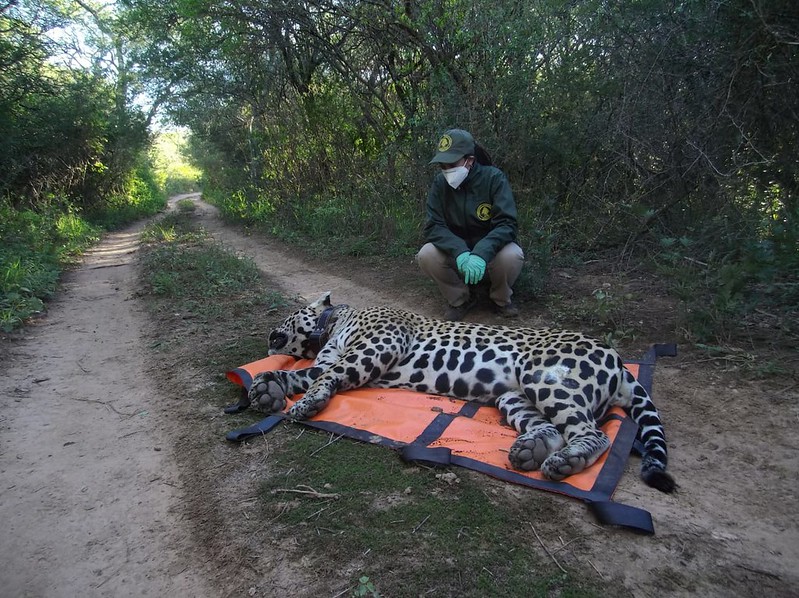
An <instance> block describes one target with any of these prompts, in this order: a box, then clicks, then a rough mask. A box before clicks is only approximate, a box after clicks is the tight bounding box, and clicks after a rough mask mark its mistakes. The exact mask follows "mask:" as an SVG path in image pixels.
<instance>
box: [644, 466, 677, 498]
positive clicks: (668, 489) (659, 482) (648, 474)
mask: <svg viewBox="0 0 799 598" xmlns="http://www.w3.org/2000/svg"><path fill="white" fill-rule="evenodd" d="M641 477H642V478H643V480H644V482H645V483H646V485H647V486H651V487H652V488H654V489H656V490H660V491H661V492H665V493H666V494H671V493H672V492H674V491H675V490H676V489H677V482H675V481H674V478H673V477H671V476H670V475H669V474H667V473H666V472H665V471H664V470H663V469H661V468H651V469H647V470H642V471H641Z"/></svg>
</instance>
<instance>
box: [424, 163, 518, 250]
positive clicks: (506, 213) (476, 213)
mask: <svg viewBox="0 0 799 598" xmlns="http://www.w3.org/2000/svg"><path fill="white" fill-rule="evenodd" d="M516 229H517V224H516V202H515V200H514V199H513V193H512V192H511V190H510V184H509V183H508V179H507V177H506V176H505V174H504V173H503V172H502V171H501V170H499V169H498V168H495V167H494V166H483V165H481V164H478V163H476V162H475V164H474V166H472V168H471V170H470V171H469V176H467V177H466V180H465V181H464V182H463V183H461V186H460V187H458V188H457V189H453V188H452V187H450V186H449V184H448V183H447V180H446V179H445V178H444V175H443V174H442V173H438V174H437V175H436V178H435V179H434V180H433V184H432V185H431V187H430V191H429V192H428V194H427V222H426V223H425V227H424V235H425V239H427V241H428V242H430V243H432V244H433V245H435V246H436V247H438V248H439V249H440V250H442V251H444V252H446V253H448V254H450V255H451V256H452V257H453V258H456V257H458V256H459V255H460V254H461V253H463V252H464V251H471V252H472V253H474V254H476V255H479V256H480V257H481V258H483V259H484V260H485V261H486V263H488V262H490V261H491V260H493V259H494V256H496V254H497V253H498V252H499V250H500V249H502V248H503V247H504V246H505V245H507V244H508V243H510V242H512V241H515V240H516Z"/></svg>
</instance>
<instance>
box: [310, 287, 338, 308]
mask: <svg viewBox="0 0 799 598" xmlns="http://www.w3.org/2000/svg"><path fill="white" fill-rule="evenodd" d="M331 305H333V304H332V303H331V302H330V291H326V292H325V293H324V294H323V295H322V296H321V297H319V299H317V300H316V301H314V302H313V303H311V304H310V305H309V306H308V307H310V308H312V309H318V308H320V307H322V308H324V307H330V306H331Z"/></svg>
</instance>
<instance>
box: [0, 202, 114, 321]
mask: <svg viewBox="0 0 799 598" xmlns="http://www.w3.org/2000/svg"><path fill="white" fill-rule="evenodd" d="M99 237H100V230H99V229H98V228H97V227H95V226H92V225H91V224H89V223H88V222H86V221H85V220H84V219H83V218H81V217H80V216H79V215H77V214H75V213H74V212H72V211H70V210H69V209H58V208H55V207H53V208H51V209H49V210H46V211H43V212H36V211H33V210H19V209H15V208H14V207H12V206H11V205H10V203H7V202H3V201H0V330H3V331H5V332H9V331H11V330H13V329H15V328H18V327H19V326H21V325H22V324H23V323H24V322H25V320H27V319H28V318H30V317H31V316H34V315H36V314H39V313H41V312H42V311H44V309H45V301H46V300H47V299H48V298H50V297H51V296H52V294H53V293H54V292H55V290H56V287H57V284H58V278H59V276H60V275H61V272H62V270H63V269H64V268H65V267H66V266H68V265H69V264H70V263H72V262H73V261H74V260H75V258H76V257H77V256H78V255H80V253H81V252H83V251H84V250H85V249H86V248H88V247H89V246H91V245H92V244H93V243H95V242H96V241H97V240H98V239H99Z"/></svg>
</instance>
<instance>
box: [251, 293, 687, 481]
mask: <svg viewBox="0 0 799 598" xmlns="http://www.w3.org/2000/svg"><path fill="white" fill-rule="evenodd" d="M331 307H332V304H331V302H330V293H326V294H325V295H323V296H322V297H321V298H320V299H319V300H317V301H316V302H314V303H312V304H310V305H309V306H307V307H305V308H303V309H300V310H299V311H297V312H296V313H294V314H293V315H291V316H289V317H288V318H287V319H286V320H285V321H284V322H283V323H282V324H281V325H280V326H278V327H277V328H276V329H275V330H274V331H272V333H271V335H270V337H269V342H270V348H269V354H270V355H274V354H284V355H292V356H295V357H302V358H307V359H315V362H314V364H313V365H312V366H311V367H309V368H306V369H302V370H285V371H283V370H280V371H272V372H263V373H260V374H258V375H256V376H255V378H254V379H253V383H252V385H251V387H250V391H249V394H248V398H247V400H246V402H245V405H249V404H255V405H256V406H258V407H260V408H261V409H263V410H264V411H267V412H274V411H280V410H282V409H284V408H285V406H286V397H291V396H293V395H295V394H299V393H305V396H304V397H303V398H302V399H300V400H299V401H297V402H296V403H295V404H294V405H293V406H292V407H291V408H290V409H289V412H288V414H289V416H290V417H291V418H293V419H296V420H304V419H307V418H309V417H313V416H314V415H316V414H317V413H319V412H320V411H322V410H323V409H324V408H325V406H326V405H327V404H328V402H329V401H330V399H331V398H332V397H333V395H335V393H336V392H338V391H340V390H342V391H344V390H349V389H353V388H359V387H363V386H369V387H375V388H403V389H409V390H413V391H417V392H420V393H431V394H437V395H446V396H452V397H457V398H459V399H463V400H466V401H477V402H479V403H482V404H486V405H495V406H496V407H497V408H498V409H499V410H500V412H501V413H502V415H503V416H504V418H505V419H506V420H507V422H508V424H509V425H510V426H512V427H513V428H514V429H515V430H516V431H517V432H518V433H519V436H518V438H517V439H516V441H515V443H514V444H513V446H512V447H511V450H510V453H509V460H510V462H511V465H512V466H513V467H514V468H515V469H518V470H523V471H532V470H539V469H540V471H541V472H542V473H543V474H544V476H546V477H547V478H549V479H552V480H561V479H563V478H564V477H566V476H568V475H571V474H574V473H578V472H579V471H582V470H583V469H585V468H586V467H588V466H589V465H591V464H592V463H594V462H595V461H596V460H597V459H598V458H599V457H600V456H601V455H602V453H603V452H605V450H607V448H608V447H609V445H610V441H609V439H608V437H607V436H606V435H605V433H604V432H602V430H601V429H599V427H598V426H597V425H596V422H597V420H599V419H600V418H602V417H603V416H604V415H605V413H606V412H607V411H608V409H609V408H610V407H611V406H613V405H618V406H620V407H623V408H625V409H626V410H627V411H628V412H629V413H630V415H631V416H632V418H633V420H635V422H636V423H638V425H639V426H640V438H641V440H642V442H643V446H644V453H643V459H642V464H641V475H642V477H643V479H644V481H645V482H646V483H647V484H649V485H650V486H653V487H655V488H657V489H659V490H661V491H663V492H671V491H673V490H674V488H675V486H676V485H675V483H674V480H673V479H672V478H671V476H670V475H669V474H668V473H666V463H667V453H666V440H665V436H664V434H663V426H662V424H661V421H660V417H659V415H658V412H657V409H656V408H655V406H654V405H653V403H652V401H651V399H650V397H649V395H648V393H647V392H646V390H645V389H644V387H643V386H641V385H640V384H639V383H638V381H637V380H636V379H635V378H634V377H633V375H632V374H630V373H629V372H628V371H627V370H626V369H625V368H624V366H623V362H622V360H621V358H620V357H619V355H618V354H617V353H616V352H615V351H614V350H613V349H611V348H610V347H608V346H606V345H605V344H603V343H601V342H599V341H597V340H594V339H591V338H588V337H586V336H584V335H582V334H580V333H577V332H567V331H559V330H550V329H533V328H509V327H504V326H486V325H482V324H475V323H467V322H444V321H439V320H434V319H431V318H426V317H423V316H420V315H417V314H413V313H410V312H407V311H402V310H399V309H394V308H390V307H368V308H364V309H351V308H348V307H346V306H345V307H341V308H336V311H334V312H333V313H332V316H330V317H329V321H328V323H327V330H326V332H327V334H328V335H329V339H328V340H327V342H326V343H325V344H324V346H323V347H322V348H321V350H318V354H317V350H316V348H315V347H314V344H313V343H312V341H311V333H312V331H313V330H314V327H315V326H316V325H317V322H318V321H319V319H320V316H321V315H322V313H323V312H324V311H325V310H328V309H330V308H331ZM328 314H330V312H328Z"/></svg>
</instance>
